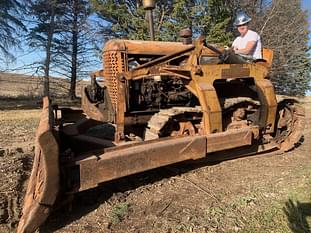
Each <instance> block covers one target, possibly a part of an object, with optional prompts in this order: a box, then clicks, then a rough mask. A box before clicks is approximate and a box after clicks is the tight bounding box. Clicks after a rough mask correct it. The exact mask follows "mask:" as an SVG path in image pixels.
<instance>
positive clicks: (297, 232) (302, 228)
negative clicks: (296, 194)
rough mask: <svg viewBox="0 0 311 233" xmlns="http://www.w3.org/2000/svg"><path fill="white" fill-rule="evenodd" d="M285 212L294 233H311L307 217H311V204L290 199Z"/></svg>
mask: <svg viewBox="0 0 311 233" xmlns="http://www.w3.org/2000/svg"><path fill="white" fill-rule="evenodd" d="M283 210H284V212H285V214H286V216H287V220H288V226H289V228H290V229H291V230H292V231H293V232H294V233H302V232H304V233H311V229H310V226H309V224H308V221H307V217H311V203H301V202H299V201H297V203H296V204H295V203H294V202H293V200H291V199H289V200H288V201H287V202H286V203H285V207H284V209H283Z"/></svg>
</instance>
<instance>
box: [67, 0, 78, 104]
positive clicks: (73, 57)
mask: <svg viewBox="0 0 311 233" xmlns="http://www.w3.org/2000/svg"><path fill="white" fill-rule="evenodd" d="M72 4H73V5H72V8H73V24H72V25H73V27H72V54H71V80H70V92H69V95H70V98H71V99H72V100H73V99H75V98H76V81H77V57H78V14H79V12H78V0H73V3H72Z"/></svg>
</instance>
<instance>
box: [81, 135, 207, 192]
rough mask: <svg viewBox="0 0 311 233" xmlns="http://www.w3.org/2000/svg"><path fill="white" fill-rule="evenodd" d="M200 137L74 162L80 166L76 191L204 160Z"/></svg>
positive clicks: (202, 140)
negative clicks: (143, 172)
mask: <svg viewBox="0 0 311 233" xmlns="http://www.w3.org/2000/svg"><path fill="white" fill-rule="evenodd" d="M205 154H206V138H205V137H204V136H195V137H181V138H168V139H167V140H163V141H157V140H156V141H154V142H150V143H148V144H145V143H142V144H137V145H135V144H134V145H133V146H132V147H129V148H122V149H116V150H114V151H111V152H106V153H103V154H100V155H95V154H94V155H93V156H89V157H87V158H86V159H82V160H78V161H76V164H78V165H79V166H80V190H79V191H82V190H86V189H89V188H92V187H96V186H97V185H98V184H99V183H101V182H104V181H109V180H113V179H116V178H120V177H123V176H127V175H131V174H135V173H138V172H142V171H146V170H150V169H153V168H157V167H161V166H165V165H169V164H173V163H177V162H181V161H185V160H191V159H199V158H203V157H205Z"/></svg>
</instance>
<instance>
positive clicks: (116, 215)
mask: <svg viewBox="0 0 311 233" xmlns="http://www.w3.org/2000/svg"><path fill="white" fill-rule="evenodd" d="M129 207H130V205H129V204H128V203H126V202H122V203H118V204H117V205H115V206H114V207H113V208H112V210H111V212H110V221H111V223H112V224H118V223H119V222H121V221H122V220H123V218H124V217H125V216H126V215H127V213H128V211H129Z"/></svg>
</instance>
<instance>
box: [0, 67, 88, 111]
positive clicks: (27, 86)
mask: <svg viewBox="0 0 311 233" xmlns="http://www.w3.org/2000/svg"><path fill="white" fill-rule="evenodd" d="M86 85H88V82H87V81H78V82H77V88H76V95H77V96H78V97H80V96H81V93H82V90H83V88H84V87H85V86H86ZM69 87H70V81H69V79H62V78H53V77H51V78H50V96H51V99H52V100H53V102H54V103H57V104H66V105H68V104H71V103H72V102H71V101H70V100H69V98H68V96H69ZM42 95H43V77H31V76H27V75H22V74H14V73H3V72H0V110H4V109H21V108H27V109H28V108H40V107H41V98H42Z"/></svg>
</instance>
